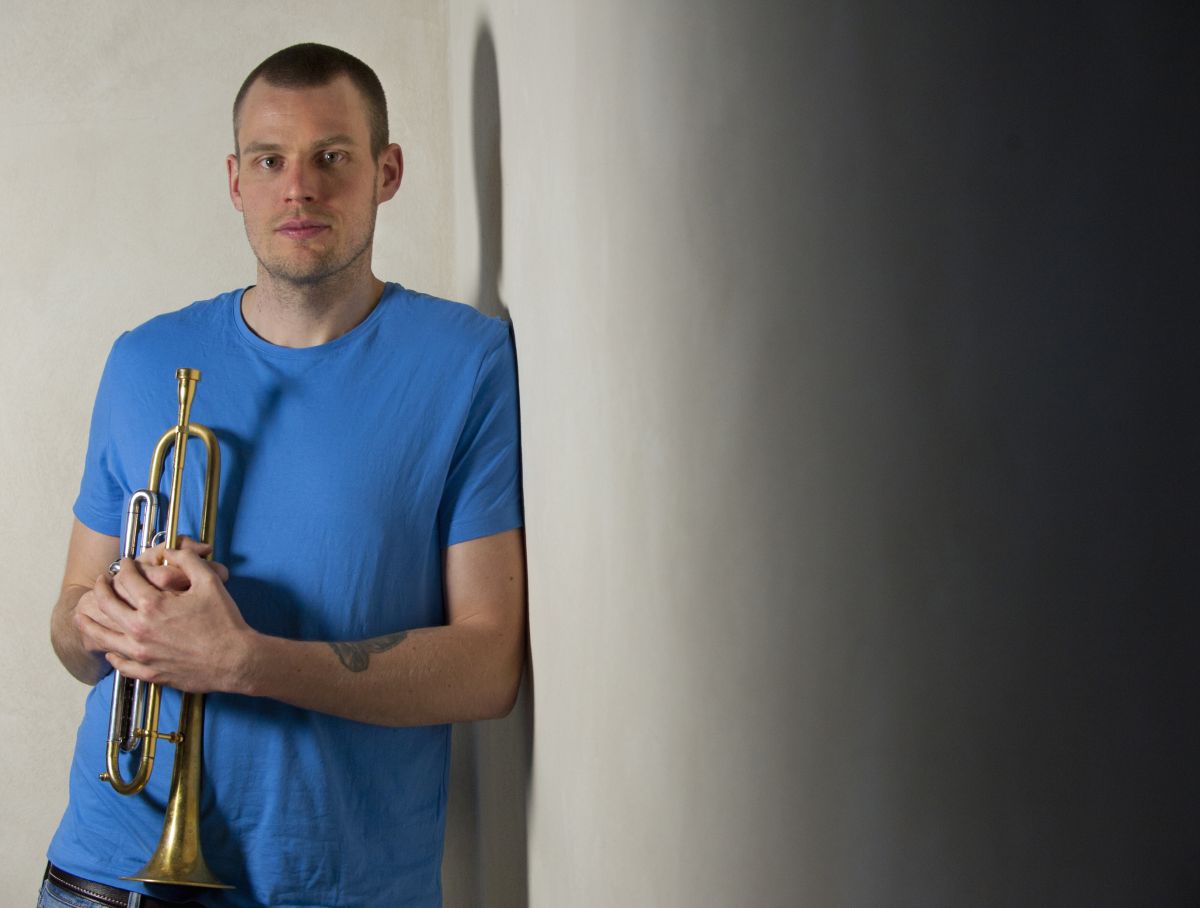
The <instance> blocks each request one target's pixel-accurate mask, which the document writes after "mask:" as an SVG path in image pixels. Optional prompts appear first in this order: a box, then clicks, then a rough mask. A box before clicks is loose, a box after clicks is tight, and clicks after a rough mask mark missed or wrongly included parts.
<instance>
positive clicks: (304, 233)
mask: <svg viewBox="0 0 1200 908" xmlns="http://www.w3.org/2000/svg"><path fill="white" fill-rule="evenodd" d="M328 229H329V227H328V225H327V224H322V223H321V222H320V221H311V220H309V219H307V218H294V219H292V220H290V221H284V222H283V223H282V224H280V225H279V226H278V227H276V228H275V232H276V233H278V234H280V235H281V236H285V237H287V238H288V239H290V240H307V239H311V238H312V237H314V236H316V235H317V234H318V233H321V232H322V231H323V230H328Z"/></svg>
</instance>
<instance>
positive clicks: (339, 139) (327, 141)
mask: <svg viewBox="0 0 1200 908" xmlns="http://www.w3.org/2000/svg"><path fill="white" fill-rule="evenodd" d="M357 144H358V143H357V142H355V141H354V139H353V137H351V136H349V135H347V134H346V133H338V134H337V135H332V136H325V138H323V139H318V140H317V141H315V142H313V143H312V147H313V148H328V147H329V146H330V145H357ZM281 151H283V146H282V145H279V144H277V143H275V142H251V143H250V144H249V145H246V146H245V147H244V148H242V154H262V153H264V152H275V153H278V152H281Z"/></svg>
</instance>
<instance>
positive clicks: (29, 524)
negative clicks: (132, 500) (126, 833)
mask: <svg viewBox="0 0 1200 908" xmlns="http://www.w3.org/2000/svg"><path fill="white" fill-rule="evenodd" d="M308 40H316V41H322V42H325V43H330V44H333V45H336V46H340V47H343V48H345V49H346V50H348V51H350V52H351V53H354V54H356V55H358V56H361V57H362V58H363V59H365V60H367V61H369V62H370V63H371V64H372V65H373V67H374V68H375V69H376V71H377V72H378V73H379V76H380V78H381V80H382V81H383V83H384V85H385V86H386V88H387V91H388V95H389V106H390V108H391V110H390V112H391V128H392V133H393V137H394V138H395V139H396V140H397V141H399V142H401V143H402V144H403V145H404V148H405V152H406V164H407V172H406V180H405V184H404V185H403V186H402V187H401V190H400V193H399V195H398V196H397V197H396V198H395V199H394V200H393V201H392V202H391V203H389V204H388V205H386V206H384V207H383V208H382V209H381V210H380V218H379V232H378V236H377V240H376V254H375V259H376V270H377V273H379V274H380V275H382V276H384V277H387V278H391V279H395V280H400V281H402V282H403V283H405V284H407V285H409V286H412V287H416V288H420V289H424V290H429V291H431V292H435V293H441V294H445V293H447V292H448V291H449V289H450V288H449V283H450V279H451V272H452V268H451V249H450V245H449V240H450V235H451V219H450V209H451V205H450V198H449V191H450V180H451V173H450V168H449V164H448V161H449V155H448V141H449V117H448V113H447V107H446V103H445V96H446V88H445V86H446V60H445V53H446V36H445V14H444V11H443V10H442V8H441V6H440V5H438V4H435V3H427V2H396V3H341V4H330V3H317V2H310V0H299V2H263V3H235V2H230V0H215V2H205V3H183V2H179V3H175V2H170V3H158V2H137V0H114V2H108V3H99V4H97V3H84V2H48V3H42V4H33V3H17V4H6V6H5V9H4V15H3V28H0V124H3V134H4V141H3V142H0V172H2V173H3V174H4V187H5V188H4V203H3V216H2V217H0V317H2V321H3V331H0V389H2V392H3V393H2V396H0V406H2V407H3V425H4V430H3V431H2V432H0V500H2V501H3V503H4V514H5V519H4V520H3V521H0V546H3V548H4V550H5V551H7V552H8V553H9V555H10V556H11V557H12V558H13V560H14V563H19V564H21V565H22V568H21V570H19V571H17V572H16V573H15V576H14V577H13V578H12V580H11V582H10V583H8V584H7V588H6V591H5V593H4V594H3V596H0V616H2V620H3V625H4V628H5V630H4V633H3V634H2V635H0V664H3V665H4V666H5V677H6V679H7V680H6V683H5V685H4V694H3V709H2V711H0V739H3V740H6V741H9V742H13V746H6V747H4V748H3V749H2V751H0V779H2V781H0V815H2V816H3V818H4V822H3V823H0V891H3V892H4V893H5V895H4V896H3V898H2V899H0V901H3V903H4V904H5V905H8V904H32V900H33V896H34V893H35V891H36V888H37V883H38V880H39V879H40V874H41V867H42V862H43V861H44V860H45V848H46V845H47V844H48V843H49V839H50V836H51V834H52V832H53V830H54V828H55V826H56V825H57V823H58V819H59V816H60V815H61V812H62V809H63V806H64V804H65V803H66V782H67V772H66V770H67V767H68V765H69V756H70V752H71V747H72V742H73V740H74V731H75V726H76V724H77V722H78V721H79V716H80V710H81V706H82V702H83V693H84V691H83V688H82V687H80V686H79V685H78V684H77V683H76V682H75V681H74V680H72V679H71V678H70V677H69V676H68V675H67V674H66V672H64V671H63V670H62V669H61V668H60V667H59V666H58V663H57V661H56V660H55V658H54V655H53V653H52V652H51V650H50V646H49V642H48V616H49V611H50V607H51V606H52V604H53V601H54V598H55V596H56V594H57V590H58V583H59V580H60V578H61V571H62V564H63V558H64V556H65V551H66V540H67V533H68V530H69V526H70V519H71V517H70V507H71V503H72V501H73V500H74V496H75V493H76V491H77V489H78V484H79V474H80V470H81V467H82V464H83V453H84V446H85V444H86V438H87V423H88V415H89V413H90V410H91V401H92V396H93V394H94V393H95V389H96V383H97V381H98V380H99V376H100V369H101V367H102V365H103V362H104V357H105V356H106V354H107V353H108V349H109V346H110V345H111V343H112V341H113V340H114V339H115V337H116V336H117V334H119V333H120V332H121V331H123V330H125V329H126V328H130V327H133V326H134V325H136V324H138V323H139V322H141V321H143V320H144V319H145V318H147V317H149V316H150V315H152V314H155V313H158V312H162V311H166V310H168V309H176V308H179V307H181V306H184V305H186V304H187V303H189V302H191V301H192V300H195V299H205V298H208V297H210V296H213V295H214V294H216V293H219V292H222V291H224V290H228V289H230V288H232V287H236V286H239V285H244V284H247V283H250V282H252V281H253V279H254V260H253V258H252V257H251V255H250V252H249V250H248V248H247V246H246V241H245V235H244V233H243V231H242V226H241V218H240V216H239V215H238V214H237V212H235V211H234V210H233V208H232V206H231V205H230V203H229V200H228V195H227V190H226V183H225V163H224V158H225V155H226V154H227V153H229V152H230V151H231V150H232V138H231V128H230V124H229V116H230V113H229V112H230V107H231V105H232V102H233V96H234V94H235V93H236V91H237V88H238V86H239V84H240V83H241V80H242V79H243V78H244V77H245V75H246V73H248V72H249V71H250V69H251V68H252V67H253V66H254V65H255V64H257V63H258V62H259V61H260V60H262V59H263V58H264V57H265V56H267V55H268V54H269V53H272V52H273V51H275V50H278V49H280V48H281V47H285V46H287V45H288V44H291V43H295V42H298V41H308ZM146 457H147V469H148V468H149V458H150V452H149V451H147V452H146ZM9 899H13V900H14V901H11V902H10V901H9Z"/></svg>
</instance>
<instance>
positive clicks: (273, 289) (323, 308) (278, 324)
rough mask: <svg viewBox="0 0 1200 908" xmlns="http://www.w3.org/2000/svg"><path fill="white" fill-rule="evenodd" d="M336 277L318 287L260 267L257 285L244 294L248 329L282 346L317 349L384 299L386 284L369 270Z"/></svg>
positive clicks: (357, 322)
mask: <svg viewBox="0 0 1200 908" xmlns="http://www.w3.org/2000/svg"><path fill="white" fill-rule="evenodd" d="M351 271H353V269H349V268H348V269H346V271H345V272H342V273H341V274H337V275H333V276H331V277H329V278H328V279H326V280H324V281H321V282H320V283H317V284H301V285H297V284H292V283H289V282H287V281H280V280H277V279H275V278H273V277H271V275H270V274H268V273H267V272H266V271H264V270H263V268H262V266H261V265H260V266H259V269H258V283H257V284H256V285H255V286H253V287H251V288H249V289H248V290H247V291H246V292H245V293H244V294H243V295H242V318H244V319H245V320H246V324H247V325H248V326H249V327H250V330H251V331H253V332H254V333H255V334H257V335H258V336H259V337H261V338H262V339H263V340H265V341H268V342H269V343H272V344H275V345H276V346H279V347H315V346H317V345H319V344H325V343H328V342H329V341H331V340H333V339H334V338H338V337H341V336H342V335H343V334H345V333H346V332H348V331H350V330H352V329H353V328H354V327H355V326H357V325H358V324H359V323H360V322H362V321H363V319H365V318H366V317H367V316H368V315H370V314H371V311H372V310H373V309H374V308H375V305H376V304H377V303H378V302H379V299H380V297H381V296H382V295H383V288H384V283H383V281H381V280H379V279H378V278H377V277H375V275H374V274H372V273H371V272H370V271H367V272H365V273H362V274H348V273H347V272H351Z"/></svg>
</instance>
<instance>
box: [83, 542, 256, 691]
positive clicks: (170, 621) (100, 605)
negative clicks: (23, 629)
mask: <svg viewBox="0 0 1200 908" xmlns="http://www.w3.org/2000/svg"><path fill="white" fill-rule="evenodd" d="M208 552H209V547H208V546H205V545H202V544H200V543H197V542H194V541H192V540H184V541H183V547H182V548H181V549H178V550H176V551H168V550H167V549H166V548H165V547H164V546H155V547H154V548H151V549H147V550H146V551H145V552H143V553H142V554H141V555H140V556H139V557H138V559H137V560H136V561H135V560H132V559H129V558H126V559H123V560H122V561H121V570H120V571H119V572H118V573H117V574H116V576H110V575H109V574H107V573H104V574H101V575H100V577H98V578H97V580H96V583H95V585H94V586H93V587H92V589H91V590H90V591H89V592H88V593H85V594H84V595H83V596H82V597H80V600H79V603H78V605H77V606H76V608H75V616H74V620H75V626H76V627H77V629H78V630H79V634H80V638H81V640H82V641H83V644H84V646H85V647H86V648H87V649H89V650H91V651H94V652H102V653H104V654H105V658H106V659H107V660H108V662H109V664H111V665H112V666H113V667H114V668H116V669H118V670H119V671H120V672H121V673H122V674H124V675H126V676H128V677H131V678H139V679H141V680H143V681H149V682H152V683H155V684H165V685H167V686H169V687H174V688H176V689H177V690H184V691H191V692H195V693H207V692H209V691H214V690H232V689H234V688H235V687H236V686H237V681H238V675H239V672H240V671H241V670H242V666H244V665H245V663H246V656H247V653H248V651H249V647H250V645H251V638H252V637H253V636H254V631H253V630H252V629H251V628H250V627H249V626H248V625H247V624H246V622H245V620H244V619H243V618H242V615H241V612H240V611H238V608H237V604H236V603H234V601H233V599H232V598H231V597H230V595H229V593H228V592H227V591H226V589H225V581H226V580H227V579H228V578H229V572H228V571H227V570H226V569H225V567H224V566H223V565H220V564H216V563H214V562H209V561H205V560H204V559H203V558H202V557H201V556H202V555H206V554H208Z"/></svg>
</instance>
